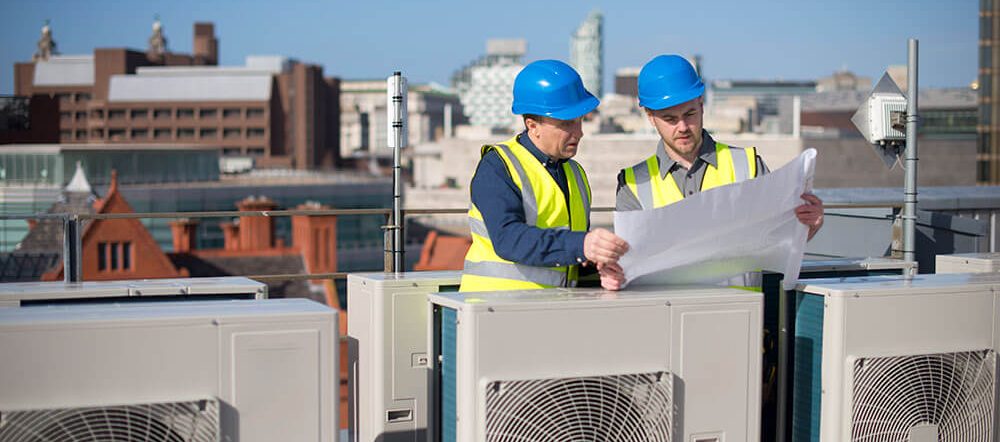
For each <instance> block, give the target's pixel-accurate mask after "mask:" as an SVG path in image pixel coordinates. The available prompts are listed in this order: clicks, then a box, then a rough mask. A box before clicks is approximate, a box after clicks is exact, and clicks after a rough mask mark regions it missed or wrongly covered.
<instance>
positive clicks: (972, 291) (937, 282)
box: [792, 273, 1000, 442]
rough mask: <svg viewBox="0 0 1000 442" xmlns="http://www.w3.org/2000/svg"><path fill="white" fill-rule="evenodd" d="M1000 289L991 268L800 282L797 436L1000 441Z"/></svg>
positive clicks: (830, 441)
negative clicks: (999, 429)
mask: <svg viewBox="0 0 1000 442" xmlns="http://www.w3.org/2000/svg"><path fill="white" fill-rule="evenodd" d="M998 289H1000V275H998V274H992V273H977V274H950V275H939V274H934V275H917V276H912V277H900V276H873V277H864V278H847V279H820V280H812V281H806V282H804V283H802V284H800V286H799V288H798V290H799V291H798V292H797V294H796V305H797V310H796V317H795V319H796V326H795V373H794V378H793V387H792V388H793V398H794V402H793V404H794V405H793V410H792V440H794V441H796V442H798V441H822V442H841V441H875V440H877V441H897V440H898V441H907V442H923V441H934V442H936V441H944V440H955V441H966V440H968V441H992V440H995V439H994V437H995V429H994V423H995V422H996V411H997V410H996V394H997V389H996V375H997V365H996V364H997V359H996V352H997V345H998V337H1000V336H998V333H1000V327H998V326H1000V322H998V315H997V309H998V307H997V305H998V301H1000V299H998V297H997V296H998V295H997V293H1000V292H998V291H997V290H998Z"/></svg>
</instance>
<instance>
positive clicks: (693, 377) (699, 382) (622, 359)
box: [429, 287, 761, 442]
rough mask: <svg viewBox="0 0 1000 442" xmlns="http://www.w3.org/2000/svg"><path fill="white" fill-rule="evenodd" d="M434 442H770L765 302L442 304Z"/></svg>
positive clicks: (628, 295)
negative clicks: (763, 433) (764, 434)
mask: <svg viewBox="0 0 1000 442" xmlns="http://www.w3.org/2000/svg"><path fill="white" fill-rule="evenodd" d="M429 299H430V300H431V303H432V307H431V308H432V315H433V318H434V319H433V322H432V327H433V328H432V331H431V337H432V349H433V350H434V353H433V355H434V359H433V360H435V361H437V362H436V366H435V371H434V375H433V377H432V381H433V384H432V392H433V393H434V395H433V397H434V398H435V406H434V410H435V414H434V417H433V418H432V419H431V420H430V424H431V425H430V427H431V432H432V435H433V436H434V440H439V441H443V442H454V441H486V442H515V441H548V440H552V441H598V440H599V441H605V440H607V441H611V440H614V441H653V442H666V441H675V442H681V441H683V442H688V441H698V442H723V441H728V442H732V441H757V440H759V439H758V437H759V425H760V342H761V341H760V337H761V322H760V321H761V295H760V293H755V292H750V291H745V290H738V289H730V288H724V287H711V288H708V287H705V288H684V289H673V290H663V289H660V290H652V289H635V290H629V291H623V292H604V291H592V290H591V291H588V290H587V289H545V290H533V291H514V292H491V293H465V294H434V295H430V296H429Z"/></svg>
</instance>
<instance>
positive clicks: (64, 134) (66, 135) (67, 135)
mask: <svg viewBox="0 0 1000 442" xmlns="http://www.w3.org/2000/svg"><path fill="white" fill-rule="evenodd" d="M72 138H73V132H72V131H68V130H61V131H59V139H61V140H69V139H72Z"/></svg>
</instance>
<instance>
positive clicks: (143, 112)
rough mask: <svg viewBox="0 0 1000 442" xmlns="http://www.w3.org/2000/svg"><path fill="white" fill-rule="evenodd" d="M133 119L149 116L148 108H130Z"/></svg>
mask: <svg viewBox="0 0 1000 442" xmlns="http://www.w3.org/2000/svg"><path fill="white" fill-rule="evenodd" d="M131 116H132V119H133V120H139V119H143V120H144V119H146V118H149V110H147V109H132V113H131Z"/></svg>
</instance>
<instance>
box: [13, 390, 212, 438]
mask: <svg viewBox="0 0 1000 442" xmlns="http://www.w3.org/2000/svg"><path fill="white" fill-rule="evenodd" d="M217 440H219V403H218V401H217V400H215V399H207V400H200V401H187V402H162V403H154V404H136V405H120V406H105V407H80V408H56V409H46V410H16V411H11V410H3V411H0V441H4V442H57V441H75V442H98V441H102V442H103V441H116V442H119V441H121V442H132V441H137V442H138V441H150V442H203V441H205V442H208V441H217Z"/></svg>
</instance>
